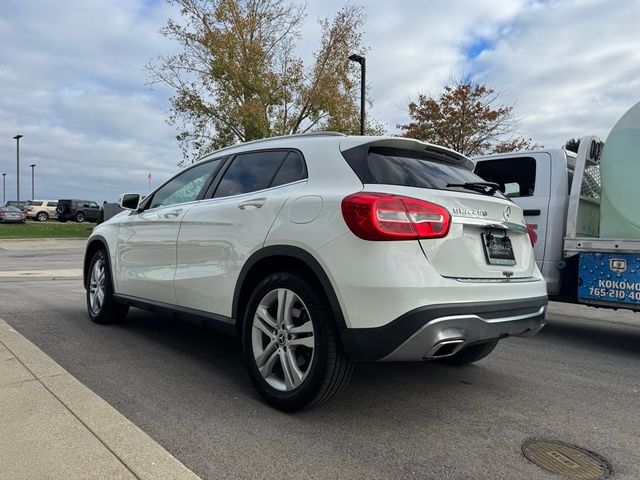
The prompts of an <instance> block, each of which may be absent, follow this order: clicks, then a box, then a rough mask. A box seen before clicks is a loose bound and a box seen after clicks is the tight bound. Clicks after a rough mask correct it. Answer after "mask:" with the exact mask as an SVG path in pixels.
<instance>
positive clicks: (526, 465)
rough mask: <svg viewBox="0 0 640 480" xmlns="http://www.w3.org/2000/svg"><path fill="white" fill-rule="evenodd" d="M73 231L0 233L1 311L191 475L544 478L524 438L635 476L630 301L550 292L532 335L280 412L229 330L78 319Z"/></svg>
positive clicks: (637, 384) (636, 346) (636, 323)
mask: <svg viewBox="0 0 640 480" xmlns="http://www.w3.org/2000/svg"><path fill="white" fill-rule="evenodd" d="M82 244H83V242H82V241H77V240H66V241H55V242H51V241H50V242H46V241H40V242H36V241H31V242H27V241H24V242H9V241H4V242H0V317H2V318H3V319H4V320H5V321H6V322H7V323H9V324H10V325H11V326H13V327H14V328H15V329H16V330H18V331H19V332H20V333H22V334H23V335H24V336H25V337H27V338H28V339H29V340H31V341H32V342H33V343H35V344H36V345H37V346H38V347H39V348H41V349H42V350H43V351H44V352H46V353H47V354H48V355H50V356H51V357H52V358H53V359H54V360H55V361H57V362H58V363H59V364H60V365H62V366H63V367H64V368H65V369H66V370H68V371H69V372H70V373H71V374H72V375H74V376H75V377H76V378H77V379H78V380H80V381H81V382H82V383H84V384H85V385H86V386H88V387H89V388H90V389H92V390H93V391H94V392H96V393H97V394H98V395H100V396H101V397H102V398H104V399H105V400H106V401H107V402H109V403H110V404H111V405H112V406H113V407H115V408H116V409H117V410H119V411H120V412H121V413H122V414H124V415H125V416H126V417H127V418H128V419H130V420H131V421H132V422H133V423H135V424H136V425H138V426H139V427H140V428H141V429H142V430H144V431H145V432H146V433H148V434H149V435H150V436H151V437H152V438H153V439H155V440H156V441H157V442H159V443H160V444H161V445H162V446H163V447H164V448H165V449H167V450H168V451H169V452H170V453H172V454H173V455H174V456H176V457H177V458H178V459H179V460H180V461H181V462H182V463H184V464H185V465H186V466H187V467H188V468H190V469H191V470H193V471H194V472H195V473H197V474H198V475H200V476H201V477H202V478H206V479H213V478H247V479H249V478H250V479H256V478H283V479H284V478H292V479H293V478H295V479H300V478H314V479H315V478H319V479H320V478H322V479H324V478H331V479H334V478H335V479H343V478H345V479H346V478H349V479H351V478H361V479H395V478H399V479H425V478H428V479H431V478H433V479H444V478H446V479H493V478H500V479H502V478H505V479H546V478H548V479H554V478H559V477H557V476H554V475H551V474H548V473H546V472H545V471H543V470H541V469H540V468H539V467H537V466H535V465H533V464H531V463H530V462H529V461H527V460H526V459H525V458H524V456H523V455H522V453H521V446H522V444H523V443H524V442H525V441H527V440H529V439H532V438H535V439H550V440H557V441H562V442H568V443H571V444H576V445H579V446H581V447H584V448H587V449H589V450H591V451H594V452H597V453H598V454H600V455H602V457H604V458H605V459H606V460H607V461H608V462H610V464H611V465H612V467H613V470H614V474H613V475H614V478H629V479H636V478H640V435H639V434H638V432H639V431H640V415H639V414H638V412H639V407H640V314H633V313H630V312H613V311H609V310H597V309H590V308H586V307H578V306H571V305H562V304H552V305H551V308H550V315H549V325H548V326H547V327H546V328H545V329H544V330H543V331H542V332H541V333H540V334H539V335H538V336H536V337H533V338H511V339H507V340H504V341H502V342H501V344H500V345H499V346H498V348H497V349H496V351H495V352H494V353H493V354H492V355H490V356H489V357H488V358H487V359H485V360H482V361H480V362H478V363H477V364H475V365H472V366H466V367H462V368H455V367H448V366H444V365H440V364H437V363H411V364H406V363H396V364H361V365H358V366H357V368H356V371H355V373H354V376H353V378H352V381H351V383H350V384H349V386H348V387H347V389H346V390H345V392H344V393H343V394H342V395H341V396H340V397H338V398H337V399H336V400H335V401H333V402H332V403H329V404H328V405H326V406H325V407H323V408H320V409H316V410H311V411H307V412H302V413H298V414H294V415H290V414H284V413H281V412H278V411H275V410H272V409H271V408H269V407H267V406H266V405H264V404H263V403H262V402H261V401H260V399H259V398H258V396H257V394H256V393H255V392H254V390H253V388H252V386H251V384H250V382H249V380H248V377H247V375H246V374H245V370H244V366H243V364H242V356H241V352H240V345H239V342H238V341H236V340H235V339H232V338H229V337H225V336H222V335H219V334H216V333H214V332H209V331H206V330H204V329H202V328H199V327H197V326H193V325H190V324H185V323H180V322H178V321H175V320H173V319H171V318H168V317H163V316H159V315H157V314H152V313H148V312H142V311H137V310H132V311H131V313H130V315H129V317H128V319H127V321H126V322H125V323H123V324H121V325H117V326H99V325H94V324H92V323H91V322H89V320H88V319H87V316H86V313H85V305H84V290H83V288H82V283H81V279H80V277H79V269H80V268H81V262H82V254H83V251H82Z"/></svg>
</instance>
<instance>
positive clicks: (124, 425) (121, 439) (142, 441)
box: [0, 318, 200, 480]
mask: <svg viewBox="0 0 640 480" xmlns="http://www.w3.org/2000/svg"><path fill="white" fill-rule="evenodd" d="M0 344H1V345H4V347H6V349H7V350H8V351H9V352H10V354H11V355H13V356H14V357H15V358H16V359H17V360H18V362H20V363H21V364H22V366H24V368H26V369H27V370H28V371H29V373H30V374H31V375H33V377H34V378H35V380H36V381H37V382H39V383H40V384H41V385H42V386H43V387H44V388H45V389H46V390H47V391H48V392H49V394H50V395H51V396H52V397H54V398H55V399H56V400H57V401H58V402H60V403H61V404H62V405H63V406H64V407H65V408H66V409H67V410H68V411H69V412H70V413H71V414H72V415H73V417H75V419H76V421H77V422H80V423H81V424H82V426H84V428H86V429H87V430H88V431H89V432H90V433H91V434H92V435H93V436H94V437H95V438H96V439H98V441H99V442H100V443H101V444H102V445H103V446H104V447H105V449H106V450H108V451H109V452H110V453H111V454H112V455H114V456H115V457H116V458H117V459H118V460H119V461H120V462H121V463H122V464H123V465H124V466H125V467H126V468H127V469H128V470H129V471H130V472H131V474H132V475H133V476H134V477H135V478H138V479H149V480H151V479H157V478H171V479H184V480H199V479H200V477H198V476H197V475H196V474H194V473H193V472H192V471H191V470H189V469H188V468H187V467H185V466H184V465H183V464H182V463H180V462H179V461H178V460H177V459H176V458H175V457H174V456H173V455H171V454H170V453H169V452H167V451H166V450H165V449H164V448H163V447H162V446H160V444H158V443H157V442H156V441H155V440H153V439H152V438H151V437H150V436H149V435H147V434H146V433H144V432H143V431H142V430H141V429H140V428H138V427H137V426H136V425H134V424H133V423H132V422H130V421H129V420H128V419H127V418H126V417H124V415H122V414H121V413H120V412H118V411H117V410H116V409H114V408H113V407H112V406H111V405H109V404H108V403H107V402H106V401H104V400H103V399H102V398H100V397H99V396H98V395H96V394H95V393H94V392H93V391H91V390H90V389H89V388H87V387H85V386H84V385H83V384H82V383H80V382H79V381H78V380H77V379H76V378H75V377H73V376H72V375H71V374H69V372H67V371H66V370H64V369H63V368H62V367H61V366H60V365H58V364H57V363H56V362H55V361H53V360H52V359H51V358H50V357H49V356H48V355H47V354H45V353H44V352H43V351H41V350H40V349H39V348H37V347H36V346H35V345H34V344H32V343H31V342H30V341H29V340H27V339H26V338H25V337H23V336H22V335H21V334H20V333H18V332H17V331H16V330H14V329H13V328H12V327H11V326H10V325H9V324H7V323H6V322H5V321H4V320H2V319H1V318H0ZM60 440H61V441H64V439H60ZM20 453H24V452H18V454H20ZM51 473H52V474H53V473H54V472H51ZM60 473H62V472H56V476H57V475H58V474H60ZM63 476H64V474H63Z"/></svg>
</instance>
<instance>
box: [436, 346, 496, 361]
mask: <svg viewBox="0 0 640 480" xmlns="http://www.w3.org/2000/svg"><path fill="white" fill-rule="evenodd" d="M496 345H498V340H490V341H488V342H483V343H476V344H475V345H471V346H469V347H467V348H463V349H462V350H460V351H459V352H458V353H455V354H453V355H451V356H450V357H445V358H442V359H440V362H442V363H446V364H449V365H467V364H469V363H473V362H477V361H478V360H482V359H483V358H484V357H486V356H487V355H489V354H490V353H491V352H493V349H494V348H496Z"/></svg>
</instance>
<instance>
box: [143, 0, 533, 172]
mask: <svg viewBox="0 0 640 480" xmlns="http://www.w3.org/2000/svg"><path fill="white" fill-rule="evenodd" d="M168 1H169V3H171V4H174V5H176V6H178V7H179V9H180V18H178V19H169V20H168V22H167V24H166V26H165V27H164V28H163V29H162V30H161V33H162V34H163V35H164V36H166V37H168V38H170V39H172V40H175V41H176V42H177V44H178V45H179V46H180V51H179V52H178V53H176V54H174V55H167V56H160V57H158V58H156V59H155V60H154V61H152V62H150V63H149V64H148V65H147V69H148V71H149V76H150V78H149V80H150V83H151V84H154V83H160V84H164V85H168V86H169V87H171V88H172V89H173V91H174V95H173V96H172V97H171V99H170V102H171V111H170V115H169V119H168V121H169V123H170V124H172V125H175V126H177V127H178V129H179V134H178V135H177V139H178V141H179V144H180V146H181V148H182V151H183V155H184V159H185V161H187V162H189V161H190V160H193V159H195V158H198V157H200V156H202V155H203V154H205V153H208V152H210V151H212V150H215V149H218V148H221V147H224V146H227V145H232V144H234V143H238V142H246V141H250V140H256V139H261V138H266V137H270V136H276V135H287V134H294V133H304V132H310V131H315V130H334V131H338V132H343V133H347V134H357V133H358V132H359V94H360V89H359V81H360V78H359V73H360V72H359V69H358V68H357V67H356V66H355V65H354V64H353V63H351V62H349V60H348V56H349V54H350V53H353V52H359V53H364V52H366V50H367V49H366V48H365V47H364V46H363V42H362V29H363V26H364V21H365V15H364V11H363V8H362V7H358V6H355V5H352V4H348V5H347V6H345V7H343V8H342V9H340V10H339V11H338V12H337V13H336V14H335V16H334V17H333V18H331V19H330V18H328V17H326V18H323V19H320V20H319V28H320V31H321V37H320V44H319V45H318V47H317V49H316V50H315V52H314V54H313V59H312V62H311V64H310V65H305V64H304V63H303V61H302V59H301V58H299V57H298V56H297V55H296V54H295V47H296V42H297V40H298V39H299V38H300V29H301V26H302V22H303V20H304V16H305V14H304V10H305V6H304V5H302V6H301V5H299V4H295V3H288V2H287V0H168ZM498 99H499V94H498V93H496V92H495V91H494V90H492V89H490V88H488V87H487V86H485V85H480V84H476V83H474V82H471V81H466V80H465V81H456V82H451V83H450V84H449V85H446V86H445V87H444V91H443V92H442V94H441V95H440V96H439V97H438V98H433V97H428V96H426V95H419V96H418V99H417V101H412V102H411V103H410V104H409V108H408V113H409V117H410V122H409V123H407V124H401V125H398V126H397V127H398V128H399V129H400V131H401V134H402V135H403V136H406V137H412V138H417V139H419V140H424V141H427V142H431V143H435V144H439V145H443V146H446V147H449V148H451V149H453V150H457V151H459V152H461V153H464V154H466V155H477V154H481V153H486V152H489V151H498V152H504V151H512V150H518V149H522V148H531V147H533V146H535V145H532V143H531V140H525V139H524V138H522V137H519V136H515V135H514V133H515V132H516V130H517V127H518V121H517V120H518V119H517V118H516V116H515V114H514V112H513V107H511V106H504V105H497V106H496V103H497V101H498ZM366 132H367V134H373V135H375V134H383V133H385V132H384V128H383V127H382V125H381V124H380V123H377V122H375V121H372V120H371V119H369V120H368V124H367V126H366Z"/></svg>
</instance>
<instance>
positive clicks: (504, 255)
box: [482, 233, 516, 265]
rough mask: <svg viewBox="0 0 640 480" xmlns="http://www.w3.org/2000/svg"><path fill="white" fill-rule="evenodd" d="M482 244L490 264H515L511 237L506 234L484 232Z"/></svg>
mask: <svg viewBox="0 0 640 480" xmlns="http://www.w3.org/2000/svg"><path fill="white" fill-rule="evenodd" d="M482 244H483V245H484V253H485V257H486V259H487V263H488V264H489V265H515V264H516V257H515V256H514V255H513V246H512V245H511V239H510V238H509V237H507V236H506V235H500V234H498V235H494V234H488V233H483V234H482Z"/></svg>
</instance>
